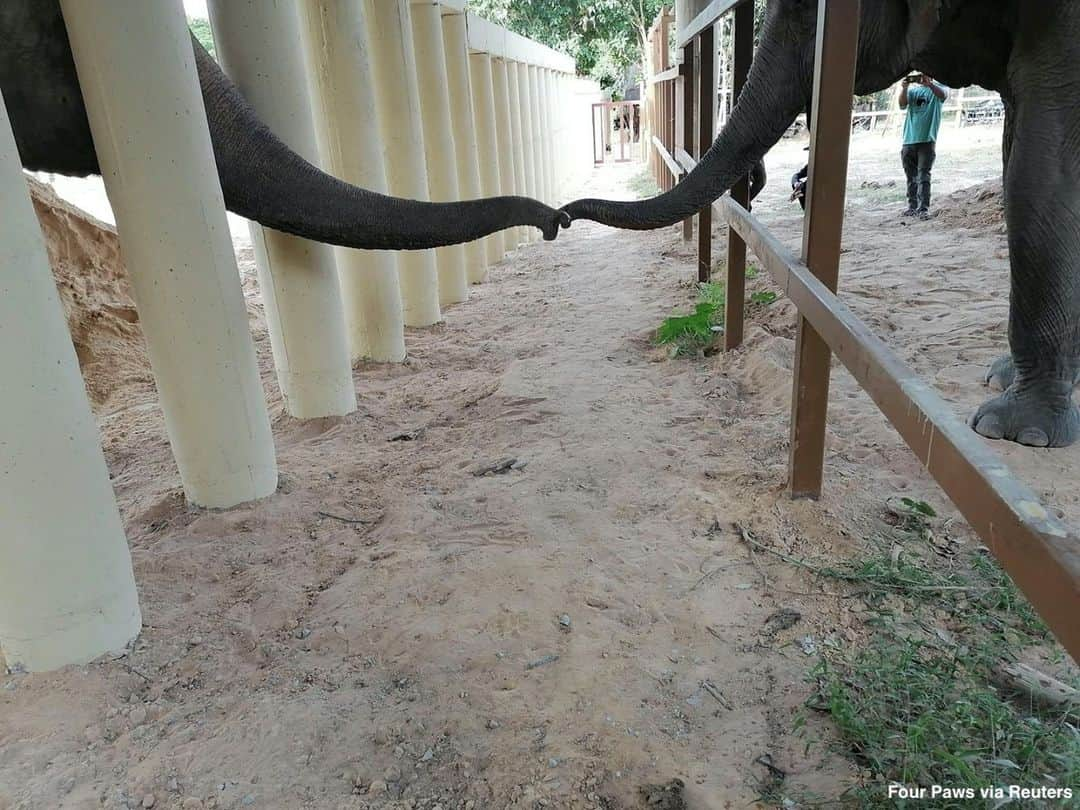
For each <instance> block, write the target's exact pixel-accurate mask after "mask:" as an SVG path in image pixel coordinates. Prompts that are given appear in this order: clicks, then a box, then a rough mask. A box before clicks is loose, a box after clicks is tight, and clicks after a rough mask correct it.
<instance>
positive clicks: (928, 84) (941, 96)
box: [923, 76, 949, 101]
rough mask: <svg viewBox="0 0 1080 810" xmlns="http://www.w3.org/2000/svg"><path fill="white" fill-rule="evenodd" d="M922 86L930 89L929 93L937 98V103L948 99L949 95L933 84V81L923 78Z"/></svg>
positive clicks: (936, 84) (943, 89)
mask: <svg viewBox="0 0 1080 810" xmlns="http://www.w3.org/2000/svg"><path fill="white" fill-rule="evenodd" d="M923 84H924V85H925V86H926V87H929V88H930V92H931V93H933V94H934V95H935V96H937V99H938V101H944V100H945V99H947V98H948V97H949V94H948V93H947V92H946V91H945V88H944V87H942V86H941V85H940V84H938V83H937V82H935V81H934V80H933V79H931V78H929V77H927V76H923Z"/></svg>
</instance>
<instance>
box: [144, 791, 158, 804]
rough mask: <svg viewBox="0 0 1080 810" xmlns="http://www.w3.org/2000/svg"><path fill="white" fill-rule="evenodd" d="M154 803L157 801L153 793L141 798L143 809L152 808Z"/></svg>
mask: <svg viewBox="0 0 1080 810" xmlns="http://www.w3.org/2000/svg"><path fill="white" fill-rule="evenodd" d="M156 801H157V799H155V798H154V794H153V793H147V794H146V795H145V796H143V797H142V806H143V807H145V808H150V807H153V806H154V803H155V802H156Z"/></svg>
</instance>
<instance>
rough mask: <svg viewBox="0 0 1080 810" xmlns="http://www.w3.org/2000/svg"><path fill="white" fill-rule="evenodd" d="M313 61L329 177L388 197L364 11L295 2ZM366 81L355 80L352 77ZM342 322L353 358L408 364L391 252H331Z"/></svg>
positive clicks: (348, 4)
mask: <svg viewBox="0 0 1080 810" xmlns="http://www.w3.org/2000/svg"><path fill="white" fill-rule="evenodd" d="M300 7H301V11H302V14H303V18H304V23H305V25H304V29H305V30H304V33H305V38H306V42H307V46H308V47H307V54H308V58H309V59H310V63H311V64H310V68H311V69H310V75H311V87H312V108H313V111H314V118H315V132H316V136H317V138H318V141H319V151H320V153H321V154H322V158H323V161H324V163H325V164H326V168H327V169H328V170H329V172H330V173H331V174H333V175H335V176H336V177H340V178H341V179H342V180H345V181H347V182H349V183H352V184H353V185H356V186H360V187H361V188H366V189H368V190H370V191H375V192H378V193H380V194H385V193H387V191H388V187H387V183H386V167H385V165H384V158H383V148H382V132H381V131H380V128H379V111H378V107H377V105H376V102H375V89H374V87H373V85H372V81H371V76H372V73H371V53H370V48H371V46H370V42H369V39H368V38H369V36H372V35H374V31H373V30H372V28H371V25H370V20H369V19H368V13H367V11H368V10H367V5H366V4H365V3H360V2H356V0H308V2H304V3H301V4H300ZM358 76H362V77H364V80H363V81H358V80H357V77H358ZM336 255H337V266H338V275H339V277H340V281H341V291H342V298H343V303H344V306H345V324H346V326H347V328H348V333H349V346H350V347H351V353H352V357H353V359H354V360H360V359H369V360H375V361H377V362H383V363H399V362H401V361H402V360H404V359H405V334H404V322H403V320H402V312H401V286H400V284H399V282H398V261H397V255H396V254H395V253H394V252H393V251H387V250H380V251H374V250H354V249H352V248H344V247H339V248H337V251H336Z"/></svg>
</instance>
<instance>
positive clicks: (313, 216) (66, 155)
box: [0, 0, 568, 250]
mask: <svg viewBox="0 0 1080 810" xmlns="http://www.w3.org/2000/svg"><path fill="white" fill-rule="evenodd" d="M192 47H193V48H194V53H195V63H196V67H197V71H198V77H199V84H200V87H201V89H202V96H203V100H204V102H205V105H206V115H207V122H208V124H209V127H210V138H211V142H212V144H213V150H214V160H215V163H216V164H217V170H218V175H219V178H220V180H221V189H222V192H223V193H224V197H225V205H226V208H228V209H229V210H230V211H232V212H233V213H236V214H239V215H240V216H242V217H246V218H247V219H251V220H255V221H256V222H259V223H260V224H262V225H264V226H266V227H268V228H273V229H275V230H278V231H283V232H285V233H290V234H295V235H296V236H301V237H304V238H306V239H310V240H313V241H316V242H325V243H328V244H333V245H341V246H344V247H351V248H362V249H372V250H380V249H381V250H422V249H426V248H435V247H442V246H444V245H452V244H458V243H462V242H470V241H472V240H474V239H479V238H481V237H483V236H487V235H488V234H490V233H494V232H496V231H500V230H502V229H504V228H510V227H514V226H519V225H520V226H533V227H536V228H539V229H540V230H541V231H542V232H543V234H544V238H545V239H549V240H550V239H554V238H555V236H556V235H557V233H558V231H559V228H560V225H565V224H568V222H567V220H566V216H565V214H562V213H560V212H557V211H555V210H554V209H552V208H550V207H549V206H547V205H544V204H543V203H541V202H538V201H536V200H533V199H529V198H527V197H511V196H504V197H491V198H487V199H480V200H468V201H462V202H453V203H430V202H421V201H417V200H406V199H399V198H396V197H389V196H386V195H382V194H376V193H374V192H371V191H367V190H365V189H362V188H358V187H356V186H353V185H350V184H348V183H345V182H343V181H341V180H339V179H337V178H335V177H332V176H330V175H328V174H326V173H324V172H322V171H320V170H319V169H318V168H316V167H315V166H313V165H312V164H310V163H308V162H307V161H305V160H304V159H303V158H301V157H300V156H299V155H297V154H296V153H295V152H293V151H292V150H291V149H289V148H288V147H287V146H286V145H285V144H284V143H282V141H281V140H280V139H279V138H278V137H276V136H275V135H274V133H272V132H271V131H270V130H269V129H268V128H267V127H266V125H265V124H263V123H262V122H261V121H260V120H259V119H258V117H257V116H256V114H255V112H254V110H253V109H252V108H251V106H250V105H249V104H248V103H247V102H246V101H245V100H244V98H243V97H242V96H241V95H240V93H239V91H238V90H237V88H236V87H235V85H233V83H232V82H230V81H229V79H228V78H227V77H226V76H225V74H224V73H223V72H222V71H221V69H220V68H219V67H218V65H217V63H216V62H215V61H214V59H213V57H211V56H210V55H209V54H208V53H207V52H206V50H205V49H204V48H203V47H202V45H201V44H199V42H198V41H197V40H196V39H195V38H194V36H193V37H192ZM0 93H2V95H3V100H4V103H6V105H7V111H8V117H9V118H10V120H11V128H12V131H13V132H14V135H15V143H16V146H17V148H18V150H19V156H20V158H21V160H22V165H23V167H24V168H26V169H29V170H32V171H42V172H49V173H53V174H63V175H72V176H79V177H85V176H88V175H93V174H100V173H101V172H100V169H99V166H98V161H97V156H96V154H95V151H94V143H93V139H92V138H91V135H90V124H89V122H88V120H87V114H86V107H85V105H84V103H83V97H82V92H81V90H80V88H79V81H78V76H77V74H76V71H75V62H74V59H73V57H72V53H71V45H70V42H69V40H68V34H67V29H66V28H65V26H64V18H63V15H62V13H61V9H60V2H59V0H3V2H0Z"/></svg>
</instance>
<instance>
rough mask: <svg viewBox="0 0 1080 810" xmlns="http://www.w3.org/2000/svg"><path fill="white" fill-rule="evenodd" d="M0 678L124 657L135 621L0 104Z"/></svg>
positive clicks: (82, 399) (119, 532)
mask: <svg viewBox="0 0 1080 810" xmlns="http://www.w3.org/2000/svg"><path fill="white" fill-rule="evenodd" d="M0 379H3V380H4V405H3V408H4V417H3V419H0V516H2V517H0V671H3V668H2V666H3V664H6V665H7V667H8V668H9V669H12V670H25V671H27V672H33V671H43V670H48V669H56V668H58V667H62V666H66V665H68V664H82V663H85V662H87V661H90V660H93V659H94V658H97V657H98V656H99V655H102V654H104V653H107V652H117V651H120V650H122V649H123V648H124V647H125V646H126V645H127V644H128V643H129V642H130V641H131V640H132V639H134V638H135V637H136V636H137V635H138V634H139V628H140V627H141V626H142V618H141V616H140V614H139V599H138V595H137V593H136V591H135V577H134V576H133V574H132V570H131V555H130V554H129V552H128V546H127V540H126V539H125V537H124V527H123V526H122V525H121V523H120V513H119V512H118V511H117V508H116V500H115V499H114V497H113V491H112V487H111V486H110V484H109V471H108V469H107V468H106V467H105V457H104V455H102V452H101V445H100V443H99V439H98V431H97V424H96V423H95V422H94V416H93V414H92V413H91V412H90V402H89V400H87V398H86V388H85V387H84V386H83V380H82V377H81V376H80V374H79V363H78V360H77V359H76V357H75V349H74V348H73V347H72V345H71V336H70V335H69V334H68V330H67V322H66V321H65V320H64V310H63V308H62V306H61V304H60V296H59V295H57V293H56V282H55V281H54V280H53V274H52V270H51V268H50V267H49V259H48V256H47V254H46V252H45V243H44V240H43V239H42V236H41V228H40V227H39V225H38V221H37V217H36V216H34V208H33V206H32V205H31V204H30V197H29V195H28V193H27V188H26V180H25V179H24V178H23V173H22V164H21V162H20V160H19V153H18V151H17V149H16V146H15V138H14V136H13V135H12V132H11V126H10V123H9V121H8V116H7V109H6V108H5V106H4V103H3V99H0Z"/></svg>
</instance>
